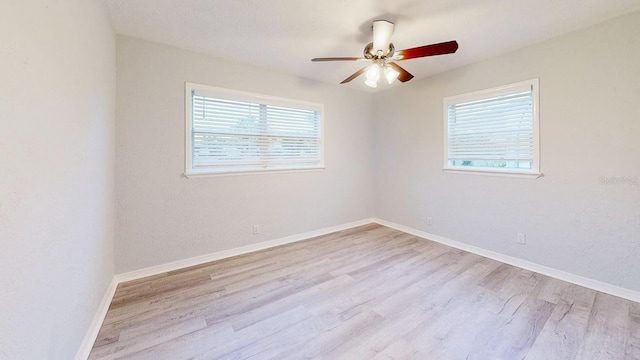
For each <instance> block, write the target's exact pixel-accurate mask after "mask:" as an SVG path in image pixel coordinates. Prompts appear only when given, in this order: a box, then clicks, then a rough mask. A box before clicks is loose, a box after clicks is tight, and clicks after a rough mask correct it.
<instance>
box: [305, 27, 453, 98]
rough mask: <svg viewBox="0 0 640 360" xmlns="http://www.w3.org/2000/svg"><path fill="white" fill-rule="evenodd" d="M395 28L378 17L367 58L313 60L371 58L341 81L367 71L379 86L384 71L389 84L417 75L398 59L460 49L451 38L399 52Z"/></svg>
mask: <svg viewBox="0 0 640 360" xmlns="http://www.w3.org/2000/svg"><path fill="white" fill-rule="evenodd" d="M393 27H394V24H393V23H392V22H390V21H387V20H375V21H374V22H373V42H372V43H369V44H368V45H367V46H365V47H364V53H363V56H364V57H328V58H315V59H311V61H371V62H372V63H373V64H371V65H369V66H366V67H364V68H362V69H360V70H358V71H356V72H355V73H354V74H353V75H351V76H349V77H348V78H346V79H344V80H343V81H342V82H341V84H345V83H348V82H349V81H351V80H353V79H355V78H357V77H358V76H360V75H362V73H364V72H365V71H366V77H367V80H366V81H365V84H366V85H367V86H370V87H372V88H375V87H377V86H378V81H379V80H380V73H384V77H385V78H386V79H387V82H388V83H389V84H391V83H392V82H393V81H394V80H395V79H398V80H400V81H401V82H407V81H409V80H411V79H413V75H411V74H410V73H409V72H408V71H407V70H405V69H403V68H402V67H401V66H400V65H398V64H396V63H395V61H402V60H409V59H415V58H421V57H426V56H435V55H443V54H451V53H454V52H456V50H458V43H457V42H456V41H447V42H443V43H439V44H431V45H425V46H418V47H415V48H410V49H404V50H399V51H395V47H394V46H393V43H391V34H392V33H393Z"/></svg>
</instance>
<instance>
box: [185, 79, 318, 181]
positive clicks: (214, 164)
mask: <svg viewBox="0 0 640 360" xmlns="http://www.w3.org/2000/svg"><path fill="white" fill-rule="evenodd" d="M185 88H186V166H185V167H186V169H185V175H187V176H197V175H205V174H222V173H239V172H258V171H282V170H301V169H318V168H322V167H323V166H324V164H323V144H322V125H323V124H322V112H323V106H322V105H319V104H313V103H307V102H302V101H296V100H289V99H281V98H276V97H271V96H264V95H257V94H251V93H245V92H240V91H234V90H228V89H221V88H214V87H210V86H205V85H197V84H192V83H186V85H185Z"/></svg>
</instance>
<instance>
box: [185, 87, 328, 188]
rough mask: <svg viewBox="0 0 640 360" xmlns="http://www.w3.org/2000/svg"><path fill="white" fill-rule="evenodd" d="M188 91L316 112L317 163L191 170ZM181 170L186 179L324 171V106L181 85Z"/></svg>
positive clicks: (253, 94) (224, 89)
mask: <svg viewBox="0 0 640 360" xmlns="http://www.w3.org/2000/svg"><path fill="white" fill-rule="evenodd" d="M192 91H195V93H196V94H197V95H201V96H205V97H211V98H217V99H226V100H233V101H243V102H251V103H258V104H263V105H274V106H281V107H288V108H295V109H305V110H314V111H318V112H319V124H318V126H319V128H320V135H319V138H318V141H319V153H320V160H319V162H318V164H313V165H311V166H293V167H278V168H264V169H258V168H251V169H249V168H240V169H237V170H231V169H222V170H216V169H213V168H202V169H196V168H194V167H193V142H192V138H193V131H192V130H193V103H192V101H193V99H192V96H191V95H192ZM184 122H185V169H184V175H185V176H186V177H187V178H195V177H209V176H230V175H252V174H272V173H290V172H307V171H318V170H323V169H325V163H324V159H325V154H324V105H323V104H318V103H313V102H308V101H302V100H294V99H287V98H281V97H276V96H270V95H263V94H256V93H251V92H246V91H239V90H233V89H227V88H221V87H215V86H209V85H203V84H197V83H191V82H185V121H184Z"/></svg>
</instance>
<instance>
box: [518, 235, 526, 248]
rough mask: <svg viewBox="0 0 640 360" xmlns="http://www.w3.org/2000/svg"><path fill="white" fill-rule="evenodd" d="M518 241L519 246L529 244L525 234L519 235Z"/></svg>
mask: <svg viewBox="0 0 640 360" xmlns="http://www.w3.org/2000/svg"><path fill="white" fill-rule="evenodd" d="M516 241H517V242H518V244H523V245H524V244H526V243H527V236H526V235H525V234H523V233H518V237H517V238H516Z"/></svg>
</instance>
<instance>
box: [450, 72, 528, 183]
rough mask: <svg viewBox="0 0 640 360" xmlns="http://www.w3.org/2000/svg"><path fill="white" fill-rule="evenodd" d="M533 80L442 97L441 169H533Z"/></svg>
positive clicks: (503, 170) (520, 170)
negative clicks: (442, 146)
mask: <svg viewBox="0 0 640 360" xmlns="http://www.w3.org/2000/svg"><path fill="white" fill-rule="evenodd" d="M536 102H537V81H534V80H532V81H528V82H525V83H519V84H514V85H510V86H506V87H502V88H498V89H490V90H485V91H481V92H477V93H472V94H465V95H460V96H456V97H452V98H446V99H445V112H446V115H445V116H446V139H445V143H446V145H447V146H446V147H447V148H446V160H445V161H446V164H445V168H449V169H458V170H471V171H473V170H475V171H479V170H481V171H497V172H501V171H502V172H509V171H510V172H523V173H528V172H529V173H531V172H537V171H538V139H537V134H538V129H537V124H538V121H537V110H536V109H537V104H536Z"/></svg>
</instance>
